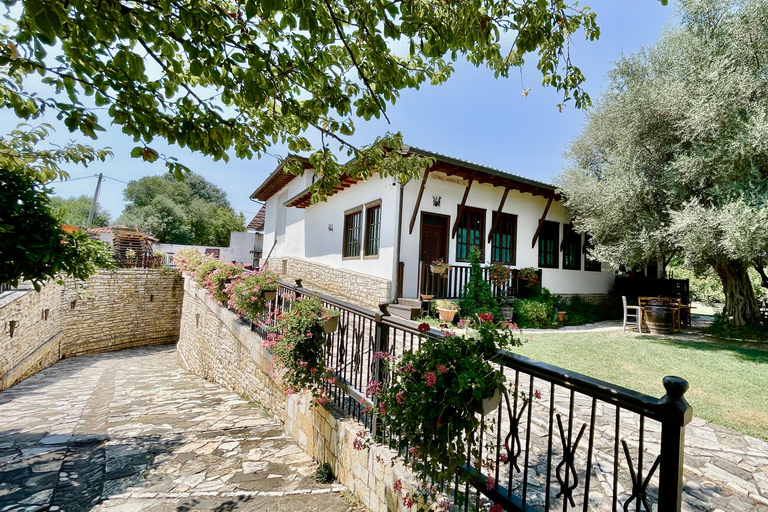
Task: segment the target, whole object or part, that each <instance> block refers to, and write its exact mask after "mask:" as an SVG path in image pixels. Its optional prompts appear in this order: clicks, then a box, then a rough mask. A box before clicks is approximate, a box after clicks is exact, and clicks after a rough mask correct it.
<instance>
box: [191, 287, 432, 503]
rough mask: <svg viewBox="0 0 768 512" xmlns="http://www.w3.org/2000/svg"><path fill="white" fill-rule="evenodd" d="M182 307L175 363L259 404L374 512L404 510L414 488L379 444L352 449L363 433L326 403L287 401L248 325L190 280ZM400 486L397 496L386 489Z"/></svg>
mask: <svg viewBox="0 0 768 512" xmlns="http://www.w3.org/2000/svg"><path fill="white" fill-rule="evenodd" d="M184 292H185V293H184V307H183V313H182V318H181V333H180V337H179V344H178V351H177V354H178V357H179V363H180V364H181V366H182V367H184V368H186V369H187V370H189V371H191V372H193V373H195V374H197V375H200V376H202V377H204V378H206V379H208V380H210V381H212V382H215V383H217V384H220V385H222V386H224V387H226V388H228V389H231V390H233V391H235V392H236V393H238V394H240V395H241V396H243V397H245V398H248V399H250V400H254V401H256V402H259V403H260V404H262V405H263V406H265V407H267V408H268V409H269V410H270V411H271V412H272V413H273V414H275V415H276V416H277V417H278V418H279V419H280V420H281V421H282V422H283V423H284V425H285V432H286V433H287V434H290V435H291V436H292V437H293V438H294V439H295V440H296V441H297V442H298V444H299V446H300V447H301V448H302V449H304V450H305V451H306V452H307V453H309V454H310V455H311V456H312V457H314V458H315V459H316V460H317V461H318V462H319V463H321V464H322V463H325V462H327V463H329V464H330V465H331V467H332V468H333V473H334V475H336V477H337V478H338V480H339V481H340V482H341V483H342V484H344V485H345V486H346V487H347V488H349V489H350V490H351V491H352V492H353V493H355V495H357V496H358V497H359V498H360V499H361V500H362V501H363V503H365V505H366V506H367V507H368V508H369V509H370V510H372V511H374V512H379V511H380V512H386V511H402V512H405V511H406V510H408V509H406V508H405V507H404V506H403V505H402V501H401V500H402V496H403V495H404V494H405V493H406V492H411V493H412V494H413V490H414V489H417V488H418V484H417V482H416V481H415V479H413V476H412V475H411V473H410V472H409V471H408V470H407V469H406V468H405V467H403V465H402V464H399V463H398V464H395V465H394V466H392V465H391V464H390V461H391V458H392V455H393V452H392V451H391V450H389V449H388V448H386V447H384V446H377V445H375V446H372V447H371V448H370V449H369V450H367V449H366V450H355V449H354V448H353V441H354V439H355V436H356V434H357V432H359V431H361V430H363V429H364V427H363V425H361V424H360V423H358V422H357V421H355V420H353V419H350V418H347V417H344V415H343V414H342V413H341V412H340V411H339V410H338V409H336V407H335V406H334V405H332V404H326V405H319V404H314V405H312V400H311V397H310V396H309V395H307V394H297V395H291V396H286V394H285V391H284V390H283V389H282V388H281V387H280V385H279V383H278V382H277V381H276V379H275V378H274V377H273V375H272V372H271V355H270V354H269V352H267V351H266V350H265V349H264V348H263V347H262V341H263V340H262V339H261V337H260V336H259V335H258V334H256V333H255V332H253V331H251V329H250V325H249V324H248V323H246V322H243V321H240V320H238V318H237V317H236V316H235V315H234V314H233V313H232V312H230V311H228V310H227V309H225V308H223V307H221V306H219V305H218V304H216V303H215V302H214V301H213V300H212V299H210V298H206V295H207V294H206V292H205V291H204V290H200V289H198V287H197V285H196V284H195V283H194V282H192V281H191V280H190V279H186V280H185V284H184ZM398 479H400V480H401V481H402V483H403V490H402V493H401V494H400V495H398V494H395V493H394V492H393V491H392V486H393V484H394V483H395V481H396V480H398Z"/></svg>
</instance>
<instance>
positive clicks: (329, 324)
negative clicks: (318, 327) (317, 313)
mask: <svg viewBox="0 0 768 512" xmlns="http://www.w3.org/2000/svg"><path fill="white" fill-rule="evenodd" d="M338 328H339V317H338V316H329V317H328V318H326V319H325V323H324V324H323V332H324V333H325V334H331V333H332V332H336V329H338Z"/></svg>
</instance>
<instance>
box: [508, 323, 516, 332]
mask: <svg viewBox="0 0 768 512" xmlns="http://www.w3.org/2000/svg"><path fill="white" fill-rule="evenodd" d="M507 329H509V330H510V331H516V330H517V324H516V323H515V324H513V323H509V324H507Z"/></svg>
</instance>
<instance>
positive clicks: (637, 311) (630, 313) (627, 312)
mask: <svg viewBox="0 0 768 512" xmlns="http://www.w3.org/2000/svg"><path fill="white" fill-rule="evenodd" d="M621 303H622V305H623V306H624V325H622V327H621V332H624V330H625V329H626V328H627V320H628V319H631V320H632V323H633V324H637V332H643V329H642V325H643V309H642V308H641V307H640V306H627V297H626V295H622V296H621Z"/></svg>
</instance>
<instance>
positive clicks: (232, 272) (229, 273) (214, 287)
mask: <svg viewBox="0 0 768 512" xmlns="http://www.w3.org/2000/svg"><path fill="white" fill-rule="evenodd" d="M155 254H157V253H155ZM243 272H245V268H243V266H242V265H238V264H234V263H225V264H224V266H222V267H219V268H217V269H215V270H214V271H213V272H211V273H210V274H208V282H209V283H210V284H209V285H208V286H207V287H206V288H208V291H210V292H211V295H213V298H214V299H216V301H217V302H226V301H227V299H228V298H229V296H228V295H227V294H226V293H224V290H225V288H226V287H227V285H228V284H229V283H230V282H232V280H233V279H236V278H237V277H238V276H240V275H241V274H242V273H243Z"/></svg>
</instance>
